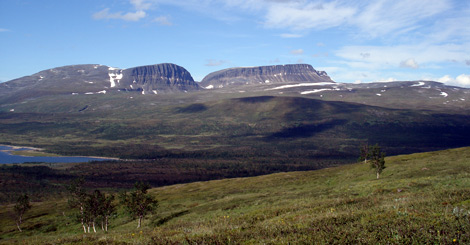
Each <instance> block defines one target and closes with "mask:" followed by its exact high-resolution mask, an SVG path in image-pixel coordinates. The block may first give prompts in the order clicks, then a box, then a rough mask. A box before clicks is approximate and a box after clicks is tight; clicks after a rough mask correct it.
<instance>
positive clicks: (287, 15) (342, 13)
mask: <svg viewBox="0 0 470 245" xmlns="http://www.w3.org/2000/svg"><path fill="white" fill-rule="evenodd" d="M355 12H356V10H355V9H354V8H352V7H348V6H342V4H340V3H339V2H338V1H333V2H326V1H317V2H315V3H311V2H306V1H288V2H287V3H275V2H274V3H271V4H269V6H268V10H267V13H266V16H265V26H266V27H268V28H288V29H293V30H306V29H317V30H324V29H328V28H331V27H336V26H339V25H342V24H344V23H345V21H346V20H347V19H349V18H351V17H352V16H353V15H354V14H355Z"/></svg>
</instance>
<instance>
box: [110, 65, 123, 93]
mask: <svg viewBox="0 0 470 245" xmlns="http://www.w3.org/2000/svg"><path fill="white" fill-rule="evenodd" d="M108 75H109V82H110V83H111V88H114V87H116V83H119V82H120V81H121V79H122V76H123V75H122V70H118V69H117V68H113V67H109V72H108Z"/></svg>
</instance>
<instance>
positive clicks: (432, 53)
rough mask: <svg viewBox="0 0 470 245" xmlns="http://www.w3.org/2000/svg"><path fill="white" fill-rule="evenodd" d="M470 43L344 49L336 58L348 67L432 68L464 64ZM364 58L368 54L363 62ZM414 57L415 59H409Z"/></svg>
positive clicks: (339, 50)
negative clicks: (457, 63) (434, 66)
mask: <svg viewBox="0 0 470 245" xmlns="http://www.w3.org/2000/svg"><path fill="white" fill-rule="evenodd" d="M468 47H470V43H462V44H443V45H435V44H427V43H419V44H410V45H395V46H345V47H342V48H340V49H338V50H337V51H336V52H335V55H336V56H338V57H340V58H343V59H345V62H344V63H345V64H347V65H349V66H351V67H356V68H370V69H386V68H396V67H399V66H401V67H411V68H418V63H417V62H416V61H417V60H419V67H427V68H429V67H431V66H433V65H435V64H438V63H447V62H452V61H457V62H465V60H466V59H468V50H469V49H468ZM364 54H369V55H368V57H367V59H364ZM410 57H413V59H410Z"/></svg>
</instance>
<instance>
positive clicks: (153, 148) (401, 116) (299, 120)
mask: <svg viewBox="0 0 470 245" xmlns="http://www.w3.org/2000/svg"><path fill="white" fill-rule="evenodd" d="M206 92H207V91H206ZM197 95H198V94H194V95H193V96H197ZM184 96H186V95H184ZM171 97H174V98H173V102H172V103H173V104H172V103H170V102H169V101H172V100H170V99H169V95H168V96H162V97H160V96H151V97H148V96H139V97H134V98H132V96H129V95H126V94H115V95H109V96H108V95H107V96H102V95H90V96H88V95H77V96H67V100H65V99H64V98H59V97H54V98H53V99H51V98H49V97H44V98H43V99H38V100H35V101H30V102H25V103H20V104H17V105H14V106H11V107H4V108H6V109H7V110H6V111H4V112H3V113H0V122H1V123H0V135H1V138H2V142H0V143H5V144H17V145H31V144H32V146H37V147H44V148H46V149H48V150H50V151H54V152H56V153H62V154H72V155H89V154H91V153H93V154H92V155H102V156H116V157H123V158H158V157H161V156H163V155H165V154H168V151H170V152H173V151H175V152H188V153H189V152H192V153H196V154H207V155H213V156H214V155H216V156H221V155H225V156H227V157H228V156H233V157H243V158H249V157H277V158H279V157H291V158H299V159H303V158H316V159H318V160H319V161H320V160H321V159H323V160H327V159H337V158H342V159H355V158H356V154H357V149H358V146H359V145H361V144H363V143H365V142H367V141H368V142H369V143H371V144H373V143H380V144H381V145H383V146H384V147H385V149H386V151H387V153H388V154H400V153H411V152H419V151H429V150H438V149H445V148H449V147H460V146H467V145H470V117H469V116H468V115H458V114H447V113H442V112H435V111H422V110H397V109H388V108H381V107H375V106H367V105H362V104H357V103H346V102H334V101H322V100H317V99H310V98H301V97H285V96H278V97H275V96H255V97H241V98H228V99H217V100H215V101H207V102H203V101H201V102H198V103H194V102H191V101H195V100H194V98H192V99H190V100H188V101H189V102H186V103H180V102H178V101H180V100H182V98H186V97H178V96H171ZM8 108H14V109H15V111H14V112H9V111H8ZM142 108H145V110H143V109H142ZM143 112H145V113H143ZM32 140H34V142H33V141H32ZM139 145H145V147H141V148H140V152H139V151H137V149H136V147H137V148H138V146H139Z"/></svg>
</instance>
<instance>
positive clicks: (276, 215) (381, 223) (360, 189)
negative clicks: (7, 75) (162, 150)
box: [0, 147, 470, 244]
mask: <svg viewBox="0 0 470 245" xmlns="http://www.w3.org/2000/svg"><path fill="white" fill-rule="evenodd" d="M468 159H470V148H469V147H467V148H456V149H450V150H444V151H436V152H426V153H416V154H411V155H398V156H389V157H386V158H385V161H386V162H387V171H385V172H383V173H382V174H381V177H380V180H377V179H376V178H375V176H371V175H370V171H369V166H368V164H364V163H363V162H360V163H356V164H350V165H342V166H338V167H332V168H326V169H320V170H315V171H301V172H287V173H276V174H270V175H264V176H258V177H247V178H231V179H223V180H213V181H204V182H194V183H187V184H177V185H169V186H164V187H158V188H153V189H148V190H147V194H148V195H149V196H151V197H153V198H158V200H159V208H158V212H156V213H155V212H151V213H148V215H147V216H146V218H145V219H146V222H145V225H143V226H141V227H140V228H138V229H137V228H136V224H135V221H134V219H133V218H131V217H129V216H128V212H127V211H126V208H125V207H124V206H122V205H119V206H117V207H116V213H115V215H112V216H111V217H110V223H109V230H108V232H96V233H94V232H92V233H86V234H84V233H83V227H82V224H81V223H80V222H77V219H76V215H75V214H76V213H77V212H78V209H70V208H69V206H68V203H67V199H68V198H67V196H68V194H67V195H64V196H63V195H61V194H57V195H56V196H55V197H54V198H45V199H42V200H36V201H34V202H33V204H34V205H33V208H32V209H31V210H30V211H29V212H27V213H25V216H24V219H23V224H22V229H23V232H19V231H18V230H17V227H16V224H15V222H14V220H13V219H11V218H7V217H11V216H12V215H13V214H14V208H13V206H14V205H13V204H9V205H5V208H2V209H1V210H0V243H2V244H12V243H13V244H14V243H29V244H43V243H47V244H54V243H62V244H64V243H65V244H83V243H103V244H104V243H122V244H125V243H129V244H146V243H156V244H174V243H189V244H203V243H205V244H217V243H218V244H222V243H241V244H252V243H267V244H279V243H289V242H290V243H309V244H328V243H341V244H348V243H367V244H468V243H470V232H469V231H470V219H469V218H470V213H469V210H470V191H469V190H470V178H469V175H470V168H469V165H468V164H469V162H468ZM88 184H90V183H89V182H87V181H86V180H85V181H84V186H86V189H87V190H86V191H85V192H86V193H93V192H90V190H92V189H93V188H94V187H92V186H87V185H88ZM134 191H135V190H134ZM102 192H104V193H107V194H113V190H109V189H107V190H106V189H103V190H102ZM131 192H132V190H131ZM88 195H89V194H88ZM116 201H117V200H115V201H114V203H116Z"/></svg>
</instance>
